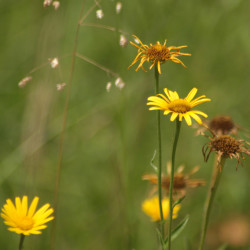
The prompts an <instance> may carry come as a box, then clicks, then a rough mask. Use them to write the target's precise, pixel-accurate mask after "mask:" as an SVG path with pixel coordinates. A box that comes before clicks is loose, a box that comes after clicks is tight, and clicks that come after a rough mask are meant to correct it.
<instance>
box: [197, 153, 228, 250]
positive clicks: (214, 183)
mask: <svg viewBox="0 0 250 250" xmlns="http://www.w3.org/2000/svg"><path fill="white" fill-rule="evenodd" d="M225 161H226V158H224V157H222V158H221V162H220V167H219V168H218V163H217V161H215V164H214V173H213V177H212V180H211V182H210V188H209V191H208V195H207V200H206V203H205V209H204V217H203V224H202V229H201V232H202V233H201V241H200V246H199V250H202V249H203V246H204V243H205V239H206V233H207V226H208V221H209V217H210V213H211V209H212V205H213V201H214V197H215V193H216V190H217V188H218V186H219V183H220V179H221V176H222V172H223V168H224V165H225Z"/></svg>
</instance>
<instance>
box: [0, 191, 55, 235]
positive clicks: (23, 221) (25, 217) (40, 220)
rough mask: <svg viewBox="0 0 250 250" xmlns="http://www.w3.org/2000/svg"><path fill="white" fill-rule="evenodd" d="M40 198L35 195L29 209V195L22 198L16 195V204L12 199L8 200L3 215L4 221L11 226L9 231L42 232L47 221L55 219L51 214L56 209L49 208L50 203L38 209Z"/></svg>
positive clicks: (19, 232)
mask: <svg viewBox="0 0 250 250" xmlns="http://www.w3.org/2000/svg"><path fill="white" fill-rule="evenodd" d="M38 200H39V198H38V197H35V198H34V199H33V201H32V202H31V205H30V207H29V209H28V197H27V196H23V198H22V200H21V199H20V197H16V198H15V205H14V204H13V203H12V201H11V200H10V199H7V200H6V204H4V206H3V208H2V213H1V217H2V218H3V219H4V223H5V224H6V225H7V226H9V228H8V230H9V231H12V232H15V233H17V234H23V235H30V234H41V231H40V230H41V229H44V228H46V227H47V226H46V225H45V223H47V222H48V221H50V220H53V219H54V217H53V216H50V215H51V214H52V213H53V212H54V210H53V209H52V208H49V207H50V204H45V205H44V206H42V207H41V208H40V209H39V210H38V211H36V207H37V204H38ZM35 211H36V212H35ZM49 216H50V217H49Z"/></svg>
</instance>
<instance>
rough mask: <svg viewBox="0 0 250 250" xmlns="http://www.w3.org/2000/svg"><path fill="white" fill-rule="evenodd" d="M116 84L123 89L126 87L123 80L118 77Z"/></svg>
mask: <svg viewBox="0 0 250 250" xmlns="http://www.w3.org/2000/svg"><path fill="white" fill-rule="evenodd" d="M115 86H116V87H117V88H119V89H123V88H124V87H125V83H124V82H123V80H122V79H121V78H120V77H118V78H117V79H116V80H115Z"/></svg>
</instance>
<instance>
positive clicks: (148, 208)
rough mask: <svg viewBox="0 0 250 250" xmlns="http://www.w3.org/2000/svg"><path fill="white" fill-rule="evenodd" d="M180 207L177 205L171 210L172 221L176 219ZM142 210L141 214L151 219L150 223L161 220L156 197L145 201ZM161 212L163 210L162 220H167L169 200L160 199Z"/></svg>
mask: <svg viewBox="0 0 250 250" xmlns="http://www.w3.org/2000/svg"><path fill="white" fill-rule="evenodd" d="M180 208H181V205H180V204H178V205H176V206H175V207H174V210H173V219H175V218H177V216H178V211H179V210H180ZM142 210H143V212H144V213H145V214H146V215H148V216H149V217H151V219H152V221H159V220H161V215H160V208H159V199H158V197H157V196H154V197H152V198H150V199H146V200H145V201H144V202H143V203H142ZM162 210H163V218H164V220H165V219H167V218H168V216H169V199H168V198H164V199H162Z"/></svg>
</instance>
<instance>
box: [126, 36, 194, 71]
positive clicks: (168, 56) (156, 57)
mask: <svg viewBox="0 0 250 250" xmlns="http://www.w3.org/2000/svg"><path fill="white" fill-rule="evenodd" d="M133 37H134V38H135V39H136V40H137V41H138V43H140V46H139V45H137V44H135V43H133V42H130V43H131V44H132V45H133V46H135V47H136V48H138V54H137V56H136V57H135V59H134V61H133V62H132V63H131V65H130V66H129V68H130V67H131V66H132V65H134V64H135V63H136V62H137V61H139V60H140V63H139V66H138V67H137V68H136V71H137V70H138V69H139V68H142V69H143V70H144V71H145V72H147V71H146V70H145V68H144V67H143V63H144V62H145V61H148V62H150V63H152V64H151V66H150V67H149V69H152V68H153V66H154V65H156V66H157V70H158V72H159V74H161V64H162V63H164V62H166V61H172V62H175V63H180V64H181V65H182V66H183V67H186V66H185V65H184V64H183V62H182V61H181V60H180V59H178V58H177V57H178V56H182V55H184V56H191V54H189V53H181V52H180V49H182V48H186V47H187V45H183V46H179V47H175V46H170V47H166V43H167V40H165V42H164V44H161V43H160V42H156V44H154V45H153V44H152V43H150V46H148V45H146V44H143V43H142V42H141V40H140V39H139V38H138V37H137V36H135V35H133ZM171 50H175V51H172V52H170V51H171Z"/></svg>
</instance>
